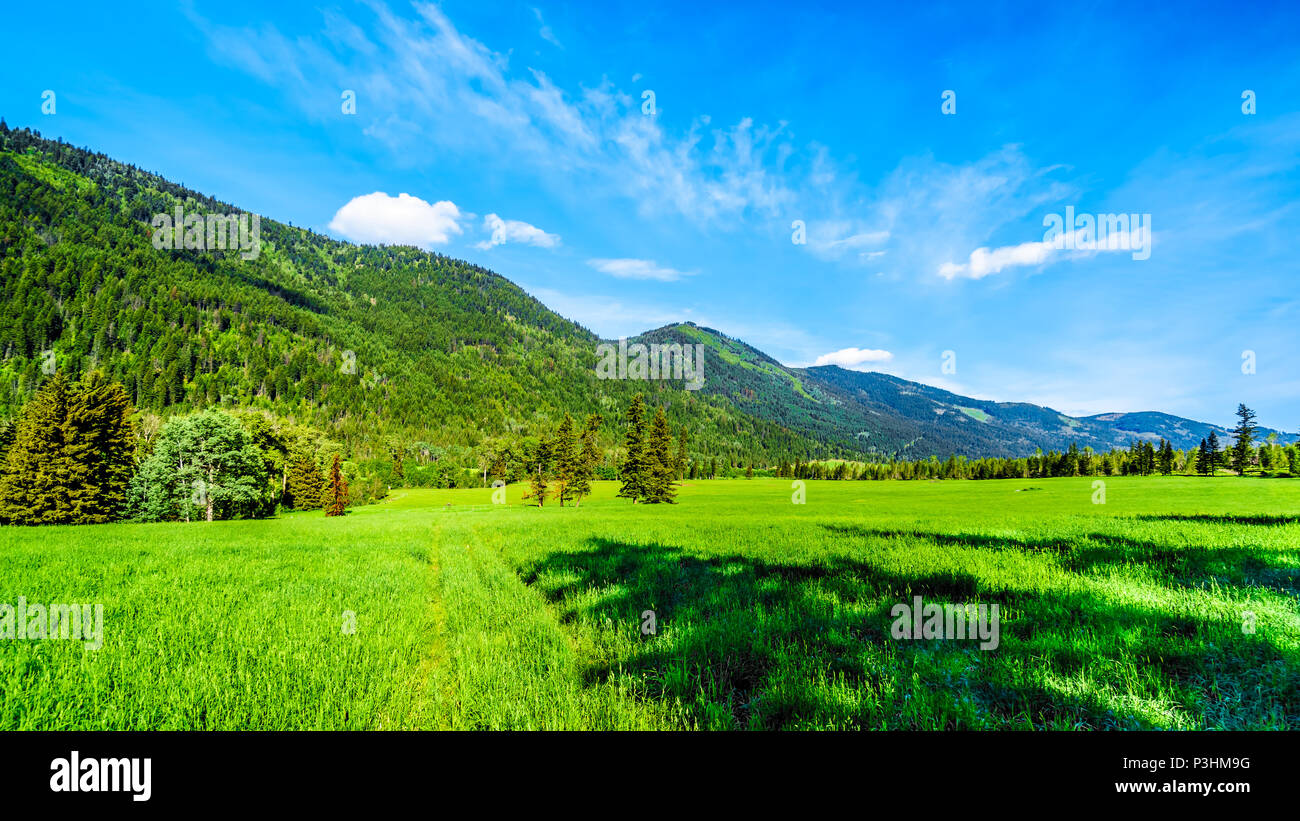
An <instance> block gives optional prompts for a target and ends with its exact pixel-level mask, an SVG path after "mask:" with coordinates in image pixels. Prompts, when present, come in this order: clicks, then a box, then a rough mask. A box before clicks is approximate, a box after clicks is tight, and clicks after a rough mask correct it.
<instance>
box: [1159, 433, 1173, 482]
mask: <svg viewBox="0 0 1300 821" xmlns="http://www.w3.org/2000/svg"><path fill="white" fill-rule="evenodd" d="M1173 472H1174V445H1173V443H1172V442H1166V441H1165V440H1164V439H1161V440H1160V473H1161V474H1163V475H1165V476H1168V475H1169V474H1171V473H1173Z"/></svg>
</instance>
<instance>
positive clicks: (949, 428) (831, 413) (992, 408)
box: [636, 323, 1296, 458]
mask: <svg viewBox="0 0 1300 821" xmlns="http://www.w3.org/2000/svg"><path fill="white" fill-rule="evenodd" d="M687 340H690V341H694V342H702V343H704V344H706V345H708V346H709V350H710V351H711V352H712V353H713V354H714V356H712V357H710V358H709V359H708V364H707V367H706V373H705V385H704V388H703V390H702V392H703V393H706V394H713V395H716V396H720V397H725V398H728V399H730V400H732V401H733V402H735V404H736V406H737V407H739V408H741V409H742V410H745V411H746V412H748V413H751V414H753V415H755V416H757V417H759V418H763V419H770V420H772V421H776V422H779V423H780V424H782V425H785V426H788V427H791V428H793V429H795V430H799V431H804V432H807V433H808V434H809V435H811V436H813V437H814V438H816V439H817V440H818V441H822V442H832V443H835V444H836V445H837V446H839V447H842V448H845V449H856V450H859V451H860V452H862V453H865V454H873V455H876V456H881V457H903V458H926V457H928V456H931V455H933V456H938V457H941V458H942V457H946V456H948V455H950V454H953V453H959V454H964V455H967V456H1026V455H1029V454H1032V453H1033V452H1034V450H1035V449H1038V448H1041V449H1042V450H1044V451H1048V450H1057V451H1064V450H1066V449H1068V448H1069V446H1070V445H1071V444H1072V443H1075V444H1078V445H1079V447H1081V448H1082V447H1091V448H1093V450H1097V451H1105V450H1110V449H1111V448H1127V447H1128V446H1129V445H1130V444H1131V443H1132V442H1133V440H1135V439H1151V440H1157V441H1158V440H1159V439H1160V438H1161V437H1163V438H1166V439H1168V440H1170V441H1171V442H1173V444H1174V447H1176V448H1179V449H1182V450H1187V449H1190V448H1194V447H1196V446H1197V445H1198V444H1199V443H1200V440H1201V437H1203V436H1206V435H1208V434H1209V432H1210V431H1211V430H1213V431H1215V432H1216V433H1217V434H1218V435H1219V437H1220V438H1221V439H1224V438H1225V437H1228V436H1229V435H1230V434H1229V433H1228V431H1226V430H1225V429H1223V428H1222V427H1219V426H1217V425H1211V424H1208V423H1204V422H1196V421H1194V420H1191V419H1184V418H1182V417H1178V416H1171V415H1169V414H1164V413H1154V412H1147V413H1128V414H1123V413H1116V414H1101V415H1097V416H1089V417H1071V416H1067V415H1065V414H1062V413H1060V412H1058V411H1055V410H1052V409H1051V408H1045V407H1042V406H1039V405H1033V404H1029V403H1025V402H990V401H986V400H981V399H972V398H970V397H966V396H960V395H958V394H954V393H951V392H949V391H946V390H943V389H941V388H935V387H931V386H929V385H924V384H921V383H918V382H910V381H908V380H906V379H900V378H898V377H895V376H890V375H888V374H882V373H875V372H860V371H850V370H845V369H843V368H840V367H838V366H834V365H828V366H821V367H810V368H787V367H785V366H783V365H781V364H780V363H779V362H777V361H776V360H774V359H772V358H771V357H769V356H767V355H766V354H764V353H762V352H761V351H759V350H757V349H755V348H753V347H751V346H749V345H746V344H745V343H743V342H741V341H739V340H736V339H732V338H730V337H727V336H725V335H724V334H721V333H719V332H718V331H715V330H713V329H710V328H701V327H699V326H697V325H694V324H693V323H684V324H680V325H669V326H665V327H663V328H657V329H655V330H654V331H650V332H648V333H645V334H642V335H641V336H640V337H637V340H636V341H641V342H644V343H659V344H665V343H669V342H673V341H687ZM1272 433H1277V434H1278V438H1279V441H1280V442H1282V443H1288V442H1292V441H1295V439H1296V436H1294V435H1291V434H1283V433H1281V432H1278V431H1274V430H1272V429H1270V428H1261V429H1260V435H1261V437H1267V436H1268V435H1269V434H1272ZM1225 441H1226V440H1225Z"/></svg>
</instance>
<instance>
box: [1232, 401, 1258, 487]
mask: <svg viewBox="0 0 1300 821" xmlns="http://www.w3.org/2000/svg"><path fill="white" fill-rule="evenodd" d="M1237 420H1238V421H1237V427H1235V428H1233V429H1232V433H1233V435H1234V436H1236V442H1235V443H1234V444H1233V446H1232V469H1233V470H1235V471H1237V475H1239V476H1245V475H1246V468H1248V467H1249V466H1250V455H1251V443H1252V442H1254V441H1255V431H1256V430H1257V428H1258V426H1257V425H1256V424H1255V412H1254V411H1253V410H1251V409H1250V408H1248V407H1246V406H1245V405H1244V404H1238V405H1237Z"/></svg>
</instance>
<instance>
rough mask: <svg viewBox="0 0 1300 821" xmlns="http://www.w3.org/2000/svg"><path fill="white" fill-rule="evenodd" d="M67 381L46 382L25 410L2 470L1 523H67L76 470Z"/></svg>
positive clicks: (56, 378) (58, 378)
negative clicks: (73, 467) (70, 439)
mask: <svg viewBox="0 0 1300 821" xmlns="http://www.w3.org/2000/svg"><path fill="white" fill-rule="evenodd" d="M67 416H68V380H67V377H66V376H64V374H63V372H62V371H59V372H57V373H55V374H54V376H52V377H51V378H50V379H48V380H46V381H45V383H44V384H43V385H41V387H40V388H39V389H38V390H37V391H36V394H35V395H34V396H33V397H32V398H31V400H30V401H29V402H28V403H27V404H26V405H24V406H23V409H22V412H21V414H20V415H19V417H18V422H17V424H16V425H15V426H14V441H13V445H11V446H10V448H9V452H8V454H7V455H6V459H5V463H4V465H3V466H0V521H3V522H7V523H13V524H25V525H41V524H67V523H69V522H71V521H72V504H71V502H70V500H69V498H68V492H69V485H70V483H71V480H72V477H71V470H70V466H69V458H68V452H67V444H66V442H65V441H64V436H65V434H66V432H67V428H66V425H65V422H66V420H67Z"/></svg>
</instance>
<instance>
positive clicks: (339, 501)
mask: <svg viewBox="0 0 1300 821" xmlns="http://www.w3.org/2000/svg"><path fill="white" fill-rule="evenodd" d="M328 492H329V503H328V504H327V505H326V506H325V515H326V516H342V515H343V514H344V513H346V512H347V509H348V480H347V479H344V478H343V470H342V468H341V467H340V466H339V455H338V454H337V453H336V454H334V461H333V462H332V463H331V464H330V482H329V491H328Z"/></svg>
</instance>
